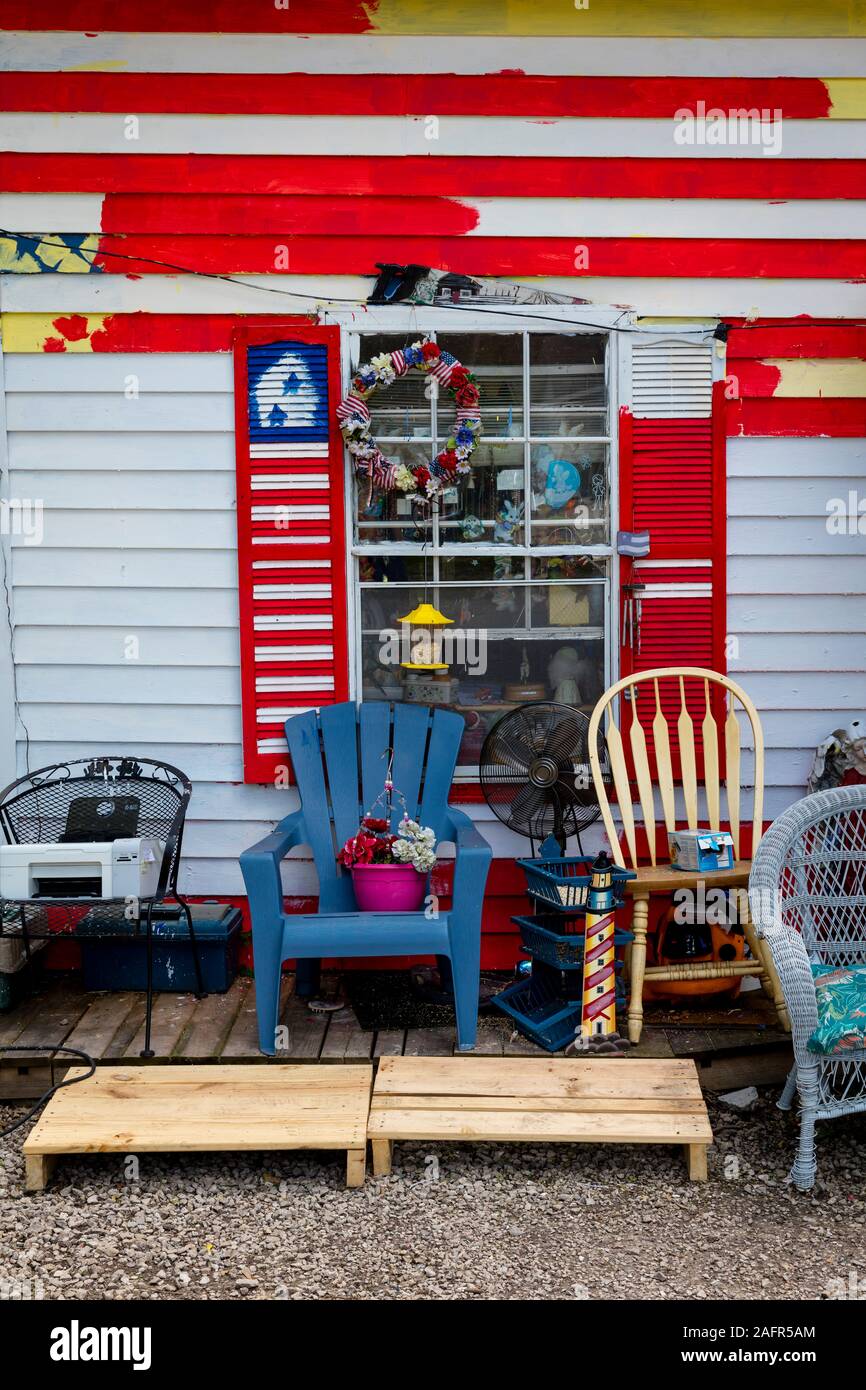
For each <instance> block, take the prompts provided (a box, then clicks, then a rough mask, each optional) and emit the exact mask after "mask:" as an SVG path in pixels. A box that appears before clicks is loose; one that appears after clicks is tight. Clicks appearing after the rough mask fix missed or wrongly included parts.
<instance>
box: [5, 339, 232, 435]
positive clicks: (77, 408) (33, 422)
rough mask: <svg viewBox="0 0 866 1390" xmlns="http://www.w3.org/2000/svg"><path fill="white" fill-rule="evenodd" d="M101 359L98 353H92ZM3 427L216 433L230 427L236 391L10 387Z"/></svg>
mask: <svg viewBox="0 0 866 1390" xmlns="http://www.w3.org/2000/svg"><path fill="white" fill-rule="evenodd" d="M96 360H97V361H99V358H98V357H97V358H96ZM7 427H8V429H9V430H10V431H14V430H21V429H26V430H32V431H36V432H41V431H43V430H52V431H56V430H63V431H64V432H67V431H70V430H113V431H116V432H118V433H126V431H127V430H130V431H134V432H141V431H142V430H152V431H153V433H154V434H155V435H156V436H157V438H156V439H155V440H154V445H155V446H157V445H158V438H159V435H160V434H162V433H163V432H164V431H166V430H168V431H177V430H183V429H191V430H210V431H213V432H214V433H220V432H223V431H231V430H233V429H234V397H233V396H231V395H229V394H228V393H227V392H214V394H212V395H205V394H204V393H203V392H200V391H196V392H190V393H188V394H185V393H183V392H172V393H169V392H167V391H163V392H159V391H154V392H152V393H151V394H149V395H148V394H143V395H139V396H135V397H132V398H131V399H127V398H126V397H125V396H124V395H123V394H122V392H120V391H93V392H91V393H89V394H88V395H83V394H79V393H77V392H75V391H69V390H67V391H64V392H62V393H61V392H49V391H48V390H45V391H38V392H37V391H26V392H21V393H20V394H13V393H11V392H10V393H9V397H8V405H7Z"/></svg>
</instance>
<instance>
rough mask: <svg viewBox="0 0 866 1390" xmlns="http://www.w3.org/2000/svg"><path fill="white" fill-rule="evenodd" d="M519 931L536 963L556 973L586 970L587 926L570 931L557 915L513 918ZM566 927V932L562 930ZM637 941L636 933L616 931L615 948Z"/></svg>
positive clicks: (620, 929)
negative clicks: (585, 945) (585, 940)
mask: <svg viewBox="0 0 866 1390" xmlns="http://www.w3.org/2000/svg"><path fill="white" fill-rule="evenodd" d="M511 920H512V922H513V923H514V924H515V926H518V927H519V928H520V936H521V940H522V941H523V945H524V947H525V948H526V950H527V951H529V952H530V953H531V954H532V955H533V956H534V957H535V959H536V960H542V961H544V962H545V964H546V965H552V966H553V967H554V969H555V970H578V969H581V968H582V967H583V942H584V923H583V920H582V919H581V922H580V927H579V929H576V928H575V929H571V930H569V929H568V928H567V927H566V923H565V921H564V920H563V918H561V917H559V916H557V914H556V913H555V912H550V913H544V914H542V916H540V917H512V919H511ZM564 927H566V929H565V930H563V928H564ZM630 941H634V934H633V933H632V932H630V931H625V930H623V929H622V928H620V927H617V928H616V929H615V930H614V934H613V944H614V949H615V950H616V949H617V948H618V947H621V946H627V945H628V943H629V942H630Z"/></svg>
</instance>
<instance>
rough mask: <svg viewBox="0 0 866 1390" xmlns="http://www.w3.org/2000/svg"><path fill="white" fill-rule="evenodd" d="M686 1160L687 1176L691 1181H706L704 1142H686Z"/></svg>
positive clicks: (705, 1147) (705, 1150) (705, 1149)
mask: <svg viewBox="0 0 866 1390" xmlns="http://www.w3.org/2000/svg"><path fill="white" fill-rule="evenodd" d="M685 1151H686V1161H687V1163H688V1165H689V1177H690V1178H691V1180H692V1182H706V1180H707V1146H706V1144H686V1145H685Z"/></svg>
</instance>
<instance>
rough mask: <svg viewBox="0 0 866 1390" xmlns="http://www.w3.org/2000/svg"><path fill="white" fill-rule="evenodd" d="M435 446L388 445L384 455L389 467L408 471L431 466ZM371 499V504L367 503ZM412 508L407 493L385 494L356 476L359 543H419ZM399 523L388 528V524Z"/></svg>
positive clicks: (394, 491) (395, 491)
mask: <svg viewBox="0 0 866 1390" xmlns="http://www.w3.org/2000/svg"><path fill="white" fill-rule="evenodd" d="M432 447H433V446H432V444H396V443H391V444H387V445H386V446H385V447H384V448H383V450H382V452H383V454H384V455H385V457H386V458H387V460H388V462H389V463H405V464H406V465H407V467H409V468H418V467H419V466H420V465H421V464H429V462H430V457H431V451H432ZM368 499H369V500H368ZM412 513H413V508H412V504H411V502H409V500H408V499H407V497H406V496H405V494H404V493H402V492H398V491H397V490H396V489H394V490H392V491H391V492H382V490H381V489H380V488H378V487H375V486H374V487H373V488H372V490H371V489H370V487H369V485H368V483H367V481H366V479H364V478H359V477H358V476H357V475H356V476H355V517H356V520H357V522H358V539H359V540H361V541H375V540H383V539H385V538H389V539H390V540H395V541H396V540H399V541H418V542H419V543H420V541H421V537H420V536H419V534H418V531H417V530H416V528H415V527H414V525H413V524H412ZM388 522H391V523H397V525H396V526H395V525H393V524H392V525H390V526H389V525H387V524H386V523H388Z"/></svg>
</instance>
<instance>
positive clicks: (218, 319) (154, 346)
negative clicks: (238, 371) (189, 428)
mask: <svg viewBox="0 0 866 1390" xmlns="http://www.w3.org/2000/svg"><path fill="white" fill-rule="evenodd" d="M285 322H286V319H285V315H284V314H283V315H281V316H280V317H278V318H273V317H271V316H268V315H263V316H259V315H250V316H248V317H244V316H243V315H237V316H235V315H233V314H145V313H135V314H109V315H108V316H107V317H106V318H105V320H104V322H103V323H101V324H100V322H99V318H98V317H93V318H89V317H88V316H87V315H86V314H68V315H61V316H60V317H59V318H56V319H54V320H53V321H52V327H53V328H54V329H55V332H54V333H52V334H49V335H48V336H47V337H46V338H45V340H44V341H43V343H42V351H43V352H65V351H66V344H67V343H69V342H81V341H82V339H84V338H89V339H90V345H91V347H92V349H93V351H94V352H230V351H231V349H232V334H233V333H234V330H235V328H236V327H237V326H238V324H246V325H248V326H250V327H256V328H258V327H261V328H265V327H268V326H269V325H277V326H279V325H282V326H285ZM311 322H312V320H311ZM263 573H264V571H263Z"/></svg>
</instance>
